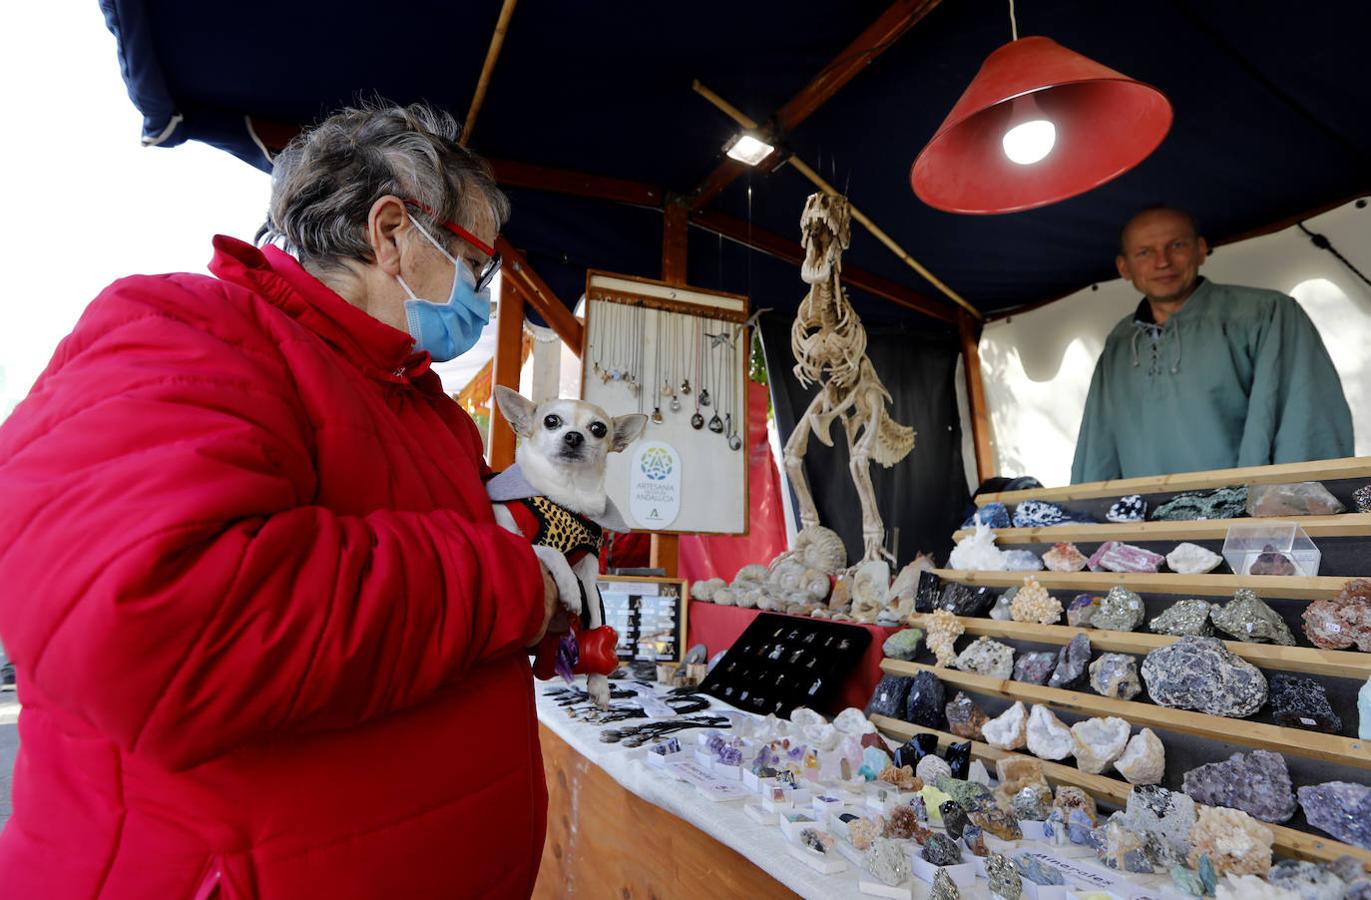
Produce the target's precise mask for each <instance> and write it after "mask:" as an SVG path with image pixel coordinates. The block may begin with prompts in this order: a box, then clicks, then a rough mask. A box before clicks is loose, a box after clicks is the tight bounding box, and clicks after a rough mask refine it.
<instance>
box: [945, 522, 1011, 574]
mask: <svg viewBox="0 0 1371 900" xmlns="http://www.w3.org/2000/svg"><path fill="white" fill-rule="evenodd" d="M1006 565H1007V564H1006V563H1005V559H1004V551H1003V550H1001V549H1000V548H999V547H996V546H995V532H993V531H991V530H990V526H988V525H986V524H985V523H983V522H981V521H980V520H977V522H976V533H975V534H973V535H971V536H970V537H964V538H962V539H961V540H960V541H958V542H957V546H955V547H953V548H952V555H951V556H949V557H948V558H947V567H948V568H949V569H962V570H965V571H974V570H977V569H982V570H986V569H988V570H992V571H1004V569H1005V567H1006Z"/></svg>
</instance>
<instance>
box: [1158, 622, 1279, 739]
mask: <svg viewBox="0 0 1371 900" xmlns="http://www.w3.org/2000/svg"><path fill="white" fill-rule="evenodd" d="M1142 677H1143V681H1144V682H1145V683H1146V684H1147V693H1148V695H1149V696H1150V697H1151V698H1152V701H1153V702H1154V703H1157V704H1158V705H1160V706H1171V707H1176V708H1180V709H1193V710H1197V711H1199V712H1203V713H1208V714H1209V715H1211V716H1231V717H1233V718H1239V719H1241V718H1244V717H1246V716H1250V715H1252V714H1253V713H1255V712H1256V711H1257V710H1259V709H1261V708H1262V704H1264V703H1265V702H1266V678H1265V677H1263V675H1262V673H1261V671H1260V670H1258V669H1257V667H1256V666H1254V665H1252V664H1251V663H1249V662H1247V661H1246V660H1243V659H1239V658H1238V657H1236V656H1234V655H1233V654H1232V653H1230V652H1229V650H1228V648H1227V647H1225V646H1224V645H1223V642H1222V641H1220V640H1218V639H1217V638H1202V637H1183V638H1181V639H1180V640H1178V641H1176V643H1174V644H1169V645H1167V646H1165V647H1161V648H1159V649H1157V650H1153V651H1152V652H1151V653H1149V654H1147V657H1146V659H1144V660H1143V664H1142Z"/></svg>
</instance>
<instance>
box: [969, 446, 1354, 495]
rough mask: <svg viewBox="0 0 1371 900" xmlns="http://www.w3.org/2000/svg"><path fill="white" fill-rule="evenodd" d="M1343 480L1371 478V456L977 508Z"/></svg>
mask: <svg viewBox="0 0 1371 900" xmlns="http://www.w3.org/2000/svg"><path fill="white" fill-rule="evenodd" d="M1339 478H1371V456H1348V457H1344V458H1342V459H1320V460H1315V461H1313V462H1301V463H1282V464H1280V465H1275V466H1248V467H1245V468H1241V469H1213V470H1209V471H1204V472H1177V473H1176V474H1174V475H1150V476H1148V477H1146V478H1116V479H1113V480H1111V481H1091V482H1087V483H1085V484H1072V485H1067V486H1066V487H1055V488H1034V489H1032V490H1027V491H1000V492H998V493H994V494H982V495H981V496H979V497H977V498H976V505H978V506H984V505H986V504H987V503H1009V504H1014V503H1019V502H1022V501H1024V500H1052V501H1054V502H1058V503H1060V502H1064V501H1070V500H1098V499H1100V498H1102V497H1125V496H1127V495H1129V494H1163V493H1170V492H1172V491H1204V490H1211V489H1213V488H1221V487H1228V486H1229V485H1238V484H1284V483H1286V482H1293V481H1332V480H1336V479H1339Z"/></svg>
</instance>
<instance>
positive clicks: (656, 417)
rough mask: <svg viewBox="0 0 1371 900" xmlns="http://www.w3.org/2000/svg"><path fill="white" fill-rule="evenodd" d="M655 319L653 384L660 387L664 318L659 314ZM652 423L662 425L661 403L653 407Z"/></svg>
mask: <svg viewBox="0 0 1371 900" xmlns="http://www.w3.org/2000/svg"><path fill="white" fill-rule="evenodd" d="M653 318H654V320H655V321H654V328H655V331H656V340H655V341H654V342H653V345H652V346H653V348H654V349H655V351H656V352H655V353H653V357H654V359H653V361H652V383H653V384H654V385H660V384H661V383H662V317H661V314H660V313H658V314H657V315H655V316H654V317H653ZM652 422H653V424H654V425H660V424H662V407H661V404H660V403H658V404H657V405H655V406H653V407H652Z"/></svg>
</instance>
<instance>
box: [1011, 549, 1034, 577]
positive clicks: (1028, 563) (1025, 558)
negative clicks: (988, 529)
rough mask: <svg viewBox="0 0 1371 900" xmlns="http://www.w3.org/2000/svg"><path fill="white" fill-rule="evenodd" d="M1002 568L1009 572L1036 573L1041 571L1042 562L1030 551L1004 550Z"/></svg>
mask: <svg viewBox="0 0 1371 900" xmlns="http://www.w3.org/2000/svg"><path fill="white" fill-rule="evenodd" d="M1004 567H1005V568H1006V569H1008V570H1009V571H1011V572H1038V571H1041V570H1042V567H1043V561H1042V560H1041V559H1038V554H1036V553H1034V552H1033V551H1031V550H1006V551H1004Z"/></svg>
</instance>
